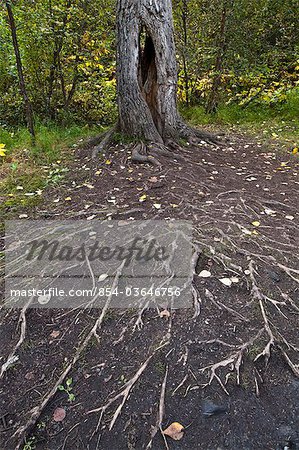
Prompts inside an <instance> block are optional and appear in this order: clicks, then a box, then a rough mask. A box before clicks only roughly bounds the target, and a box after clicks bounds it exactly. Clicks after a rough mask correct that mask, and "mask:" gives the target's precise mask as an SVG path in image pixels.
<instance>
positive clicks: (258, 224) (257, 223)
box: [251, 220, 261, 227]
mask: <svg viewBox="0 0 299 450" xmlns="http://www.w3.org/2000/svg"><path fill="white" fill-rule="evenodd" d="M260 224H261V223H260V222H259V221H258V220H255V221H254V222H251V225H253V226H254V227H259V226H260Z"/></svg>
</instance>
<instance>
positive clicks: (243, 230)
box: [242, 228, 252, 236]
mask: <svg viewBox="0 0 299 450" xmlns="http://www.w3.org/2000/svg"><path fill="white" fill-rule="evenodd" d="M242 233H244V234H247V235H248V236H249V235H251V234H252V233H251V231H249V230H247V228H242Z"/></svg>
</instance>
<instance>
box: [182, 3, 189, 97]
mask: <svg viewBox="0 0 299 450" xmlns="http://www.w3.org/2000/svg"><path fill="white" fill-rule="evenodd" d="M182 25H183V38H184V48H183V70H184V84H185V95H186V104H187V106H188V105H189V103H190V102H189V75H188V68H187V57H186V52H187V48H188V31H187V30H188V0H183V4H182Z"/></svg>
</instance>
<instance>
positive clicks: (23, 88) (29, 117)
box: [6, 2, 35, 139]
mask: <svg viewBox="0 0 299 450" xmlns="http://www.w3.org/2000/svg"><path fill="white" fill-rule="evenodd" d="M6 9H7V13H8V19H9V25H10V29H11V36H12V42H13V47H14V52H15V57H16V64H17V70H18V77H19V85H20V91H21V94H22V96H23V101H24V107H25V114H26V123H27V127H28V130H29V132H30V134H31V136H32V138H33V139H35V130H34V119H33V111H32V105H31V102H30V100H29V97H28V93H27V89H26V83H25V79H24V72H23V66H22V60H21V55H20V49H19V43H18V38H17V30H16V24H15V19H14V15H13V11H12V8H11V3H10V2H6Z"/></svg>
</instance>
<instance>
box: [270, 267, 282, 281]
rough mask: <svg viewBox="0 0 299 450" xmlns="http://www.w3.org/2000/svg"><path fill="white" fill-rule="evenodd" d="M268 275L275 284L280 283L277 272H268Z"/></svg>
mask: <svg viewBox="0 0 299 450" xmlns="http://www.w3.org/2000/svg"><path fill="white" fill-rule="evenodd" d="M268 274H269V277H270V278H271V280H272V281H275V283H279V282H280V276H279V275H278V273H277V272H274V271H273V270H269V271H268Z"/></svg>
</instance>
